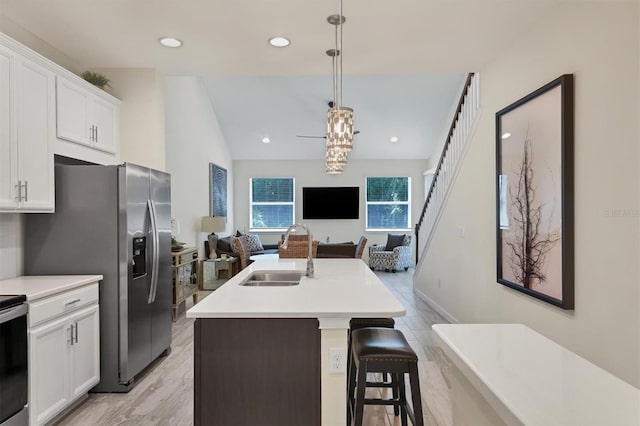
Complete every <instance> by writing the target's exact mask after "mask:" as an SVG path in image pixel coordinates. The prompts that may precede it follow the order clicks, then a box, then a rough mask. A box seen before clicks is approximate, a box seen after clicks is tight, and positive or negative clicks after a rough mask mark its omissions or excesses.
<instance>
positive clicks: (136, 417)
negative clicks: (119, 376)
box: [58, 269, 451, 426]
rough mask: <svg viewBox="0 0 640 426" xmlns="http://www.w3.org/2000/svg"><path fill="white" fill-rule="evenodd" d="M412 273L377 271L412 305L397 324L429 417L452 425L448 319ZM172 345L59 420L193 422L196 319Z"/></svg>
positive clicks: (386, 425) (382, 413) (377, 417)
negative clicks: (443, 333)
mask: <svg viewBox="0 0 640 426" xmlns="http://www.w3.org/2000/svg"><path fill="white" fill-rule="evenodd" d="M412 273H413V270H412V269H409V271H408V272H398V273H395V274H392V273H390V272H378V271H376V275H377V276H378V277H379V278H380V279H381V280H382V282H384V284H385V285H386V286H387V287H388V288H389V289H390V290H391V291H392V292H393V293H394V295H395V296H396V297H397V298H398V300H399V301H400V302H402V304H403V305H404V306H405V308H406V311H407V315H406V316H404V317H401V318H396V328H398V329H399V330H401V331H402V332H403V333H404V335H405V336H406V338H407V340H409V343H410V344H411V346H412V347H413V349H414V350H415V351H416V353H417V354H418V358H419V359H420V361H419V363H418V369H419V373H420V389H421V393H422V408H423V410H424V423H425V425H428V426H432V425H437V426H450V425H451V399H450V395H451V391H450V388H449V385H448V382H447V379H446V372H447V369H448V361H447V359H446V357H445V356H444V354H443V353H442V351H441V350H440V349H439V348H438V346H437V344H436V343H435V339H434V337H433V332H432V331H431V325H432V324H438V323H446V322H447V321H446V320H445V319H444V318H442V317H441V316H440V315H439V314H438V313H436V312H435V311H434V310H433V309H431V308H430V307H429V306H428V305H427V304H425V303H424V302H422V301H421V300H420V299H418V298H417V297H415V296H414V294H413V290H412V287H413V282H412V279H413V277H412ZM171 348H172V352H171V354H170V355H169V356H168V357H166V358H161V359H160V360H159V361H158V362H156V363H155V364H154V365H153V366H152V368H150V369H148V371H147V373H146V374H145V376H144V377H142V378H141V379H140V380H139V382H138V384H137V385H136V386H135V387H134V388H133V389H132V390H131V391H130V392H129V393H126V394H90V395H89V398H88V399H87V400H86V401H84V402H83V403H82V404H80V405H79V406H78V407H77V408H76V409H75V410H74V411H72V412H71V413H69V414H68V415H67V416H66V417H64V418H63V419H61V421H60V422H59V423H58V425H77V426H87V425H167V426H174V425H192V424H193V320H191V319H188V318H186V317H185V315H184V313H182V314H181V315H180V316H179V318H178V321H177V322H175V323H173V339H172V343H171ZM367 392H371V393H373V392H378V391H377V390H367ZM371 396H373V395H371ZM365 424H366V425H370V426H390V425H393V426H395V425H400V419H399V417H394V416H393V409H392V408H391V407H386V408H384V407H377V406H366V407H365ZM256 426H259V425H256ZM336 426H339V425H336Z"/></svg>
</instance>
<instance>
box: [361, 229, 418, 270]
mask: <svg viewBox="0 0 640 426" xmlns="http://www.w3.org/2000/svg"><path fill="white" fill-rule="evenodd" d="M409 266H411V235H392V234H388V236H387V244H386V245H384V246H382V245H377V244H374V245H372V246H371V247H369V268H371V270H372V271H373V270H375V269H376V268H380V269H382V268H384V269H385V270H386V271H388V270H391V272H394V273H395V272H396V271H397V270H398V269H399V268H404V270H405V271H406V270H407V269H409Z"/></svg>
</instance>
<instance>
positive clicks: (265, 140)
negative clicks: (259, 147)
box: [262, 137, 271, 143]
mask: <svg viewBox="0 0 640 426" xmlns="http://www.w3.org/2000/svg"><path fill="white" fill-rule="evenodd" d="M269 142H271V139H269V138H266V137H265V138H262V143H269Z"/></svg>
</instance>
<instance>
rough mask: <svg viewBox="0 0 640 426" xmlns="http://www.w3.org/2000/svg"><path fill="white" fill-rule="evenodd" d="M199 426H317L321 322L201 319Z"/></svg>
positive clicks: (196, 383) (196, 379)
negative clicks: (319, 325) (319, 323)
mask: <svg viewBox="0 0 640 426" xmlns="http://www.w3.org/2000/svg"><path fill="white" fill-rule="evenodd" d="M194 331H195V336H194V338H195V342H194V343H195V344H194V357H195V374H194V386H195V406H194V424H195V425H196V426H199V425H201V426H205V425H206V426H216V425H219V426H231V425H246V426H255V425H261V426H269V425H273V426H286V425H291V426H319V425H320V421H321V419H320V412H321V406H320V353H321V351H320V330H319V328H318V319H317V318H198V319H197V320H196V322H195V330H194Z"/></svg>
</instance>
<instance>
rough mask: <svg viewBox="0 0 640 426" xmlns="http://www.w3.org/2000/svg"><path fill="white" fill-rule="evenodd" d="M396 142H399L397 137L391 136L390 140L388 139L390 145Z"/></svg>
mask: <svg viewBox="0 0 640 426" xmlns="http://www.w3.org/2000/svg"><path fill="white" fill-rule="evenodd" d="M398 140H399V139H398V137H397V136H391V139H389V142H391V143H396V142H398Z"/></svg>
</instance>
